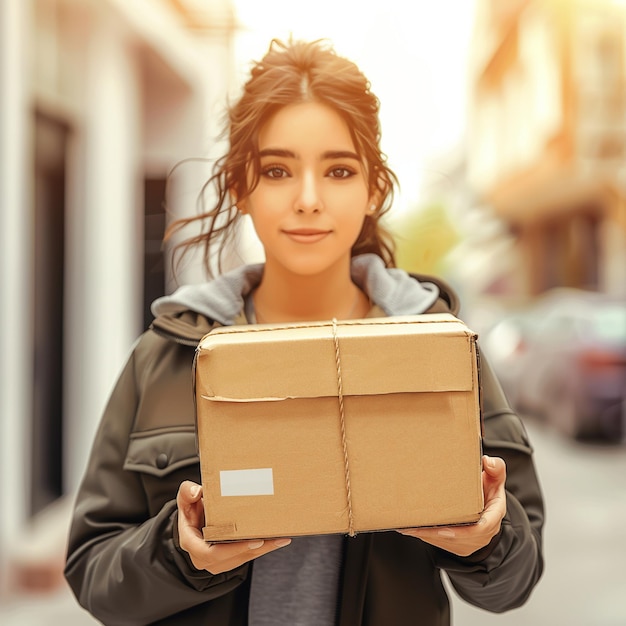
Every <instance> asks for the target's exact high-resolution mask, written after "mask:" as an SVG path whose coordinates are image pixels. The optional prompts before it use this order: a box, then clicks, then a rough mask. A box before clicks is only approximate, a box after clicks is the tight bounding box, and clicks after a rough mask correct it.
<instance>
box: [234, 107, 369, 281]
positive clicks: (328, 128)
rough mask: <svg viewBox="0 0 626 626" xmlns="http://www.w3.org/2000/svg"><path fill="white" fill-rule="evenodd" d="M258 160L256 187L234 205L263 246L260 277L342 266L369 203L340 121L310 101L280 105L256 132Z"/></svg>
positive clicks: (357, 161) (345, 127)
mask: <svg viewBox="0 0 626 626" xmlns="http://www.w3.org/2000/svg"><path fill="white" fill-rule="evenodd" d="M259 155H260V180H259V183H258V185H257V187H256V188H255V189H254V191H253V192H252V193H251V194H250V195H249V196H248V197H247V198H246V199H245V201H244V202H243V203H240V205H239V208H240V209H241V210H243V211H244V212H246V213H249V214H250V216H251V218H252V221H253V223H254V227H255V230H256V232H257V234H258V236H259V239H260V240H261V243H262V244H263V247H264V249H265V256H266V272H267V271H272V270H273V269H274V268H276V269H280V270H282V271H287V272H290V273H294V274H299V275H309V276H310V275H313V274H319V273H323V272H324V271H327V270H330V269H332V268H334V267H342V266H344V267H349V263H350V250H351V248H352V245H353V244H354V242H355V241H356V239H357V237H358V235H359V233H360V231H361V226H362V225H363V220H364V218H365V215H366V214H367V211H368V209H369V206H370V204H371V203H372V199H371V198H370V193H369V190H368V182H367V181H368V178H367V171H366V168H365V167H364V165H363V164H362V163H361V160H360V158H359V155H358V154H357V153H356V150H355V147H354V143H353V141H352V138H351V136H350V132H349V129H348V125H347V124H346V122H345V121H344V120H343V118H342V117H341V116H340V115H339V114H338V113H337V112H336V111H334V110H333V109H331V108H330V107H328V106H326V105H323V104H320V103H316V102H307V103H301V104H293V105H288V106H286V107H284V108H282V109H281V110H280V111H278V112H277V113H276V114H275V115H274V116H273V117H271V118H270V119H269V121H268V122H267V123H266V124H265V125H264V126H263V127H262V128H261V131H260V133H259ZM250 178H251V175H250Z"/></svg>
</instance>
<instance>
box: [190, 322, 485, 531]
mask: <svg viewBox="0 0 626 626" xmlns="http://www.w3.org/2000/svg"><path fill="white" fill-rule="evenodd" d="M195 384H196V406H197V429H198V447H199V454H200V466H201V472H202V484H203V492H204V508H205V518H206V526H205V528H204V538H205V539H206V540H207V541H229V540H240V539H252V538H269V537H283V536H285V537H294V536H298V535H311V534H326V533H345V534H350V535H354V534H356V533H358V532H363V531H375V530H384V529H395V528H411V527H417V526H434V525H448V524H465V523H471V522H475V521H477V520H478V519H479V517H480V514H481V511H482V509H483V494H482V483H481V416H480V398H479V381H478V357H477V349H476V335H475V334H474V333H473V332H472V331H470V330H469V329H468V328H467V327H466V326H465V325H464V324H463V323H462V322H461V321H460V320H458V319H457V318H455V317H453V316H452V315H443V314H431V315H420V316H409V317H401V318H376V319H362V320H349V321H342V322H331V321H329V322H319V323H310V324H288V325H251V326H245V327H244V326H239V327H227V328H223V329H222V328H220V329H217V330H215V331H213V332H211V333H210V334H208V335H207V336H205V337H204V338H203V340H202V341H201V343H200V345H199V347H198V350H197V354H196V364H195Z"/></svg>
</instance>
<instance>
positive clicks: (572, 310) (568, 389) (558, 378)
mask: <svg viewBox="0 0 626 626" xmlns="http://www.w3.org/2000/svg"><path fill="white" fill-rule="evenodd" d="M481 345H482V349H483V351H484V352H485V354H486V355H487V357H488V358H489V359H490V362H492V364H493V366H494V369H495V370H496V372H497V374H498V377H499V379H500V381H501V382H502V386H503V388H504V391H505V393H506V395H507V397H508V399H509V401H510V402H511V404H512V406H513V407H514V408H515V409H516V410H518V411H520V412H523V413H531V414H535V415H537V416H540V417H543V418H545V419H546V420H547V421H548V422H550V423H551V424H553V425H554V426H556V428H557V429H558V430H560V431H561V432H563V433H565V434H567V435H570V436H572V437H576V438H596V437H605V438H609V439H626V302H625V301H624V300H620V299H617V298H612V297H609V296H607V295H604V294H600V293H596V292H588V291H582V290H576V289H555V290H551V291H549V292H547V293H546V294H545V295H543V296H541V297H540V298H538V299H537V300H536V301H535V302H534V303H533V304H532V305H531V306H529V307H527V308H526V309H522V310H518V311H515V312H513V313H510V314H508V315H505V316H504V317H503V318H502V319H501V320H500V321H498V322H497V323H496V324H494V325H493V326H492V327H491V328H490V329H489V330H488V331H486V332H485V334H484V336H483V337H482V338H481Z"/></svg>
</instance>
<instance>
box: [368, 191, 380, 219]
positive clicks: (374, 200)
mask: <svg viewBox="0 0 626 626" xmlns="http://www.w3.org/2000/svg"><path fill="white" fill-rule="evenodd" d="M378 209H380V191H379V190H378V189H374V190H372V193H371V195H370V197H369V198H368V200H367V215H374V214H375V213H376V212H377V211H378Z"/></svg>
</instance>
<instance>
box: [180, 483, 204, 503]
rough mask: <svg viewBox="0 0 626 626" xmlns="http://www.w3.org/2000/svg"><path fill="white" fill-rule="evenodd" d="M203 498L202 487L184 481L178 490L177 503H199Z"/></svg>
mask: <svg viewBox="0 0 626 626" xmlns="http://www.w3.org/2000/svg"><path fill="white" fill-rule="evenodd" d="M200 498H202V486H201V485H199V484H198V483H194V482H193V481H191V480H184V481H183V482H182V483H181V484H180V487H179V488H178V495H177V501H178V503H179V504H181V503H193V502H198V500H200Z"/></svg>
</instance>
